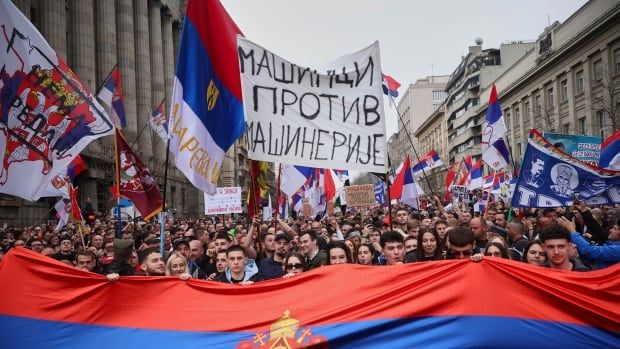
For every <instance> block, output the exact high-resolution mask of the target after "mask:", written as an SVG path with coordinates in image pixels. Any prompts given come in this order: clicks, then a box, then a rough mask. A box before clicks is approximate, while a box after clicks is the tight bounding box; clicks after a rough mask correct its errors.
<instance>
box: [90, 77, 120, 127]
mask: <svg viewBox="0 0 620 349" xmlns="http://www.w3.org/2000/svg"><path fill="white" fill-rule="evenodd" d="M97 98H99V100H100V101H101V103H103V105H105V106H106V109H107V111H108V115H110V118H111V119H112V122H113V123H114V126H115V127H117V128H125V126H127V117H126V116H125V97H124V96H123V87H122V83H121V70H120V69H119V68H118V65H115V66H114V68H112V71H111V72H110V75H108V78H107V79H106V81H105V82H104V83H103V87H101V90H99V92H98V93H97Z"/></svg>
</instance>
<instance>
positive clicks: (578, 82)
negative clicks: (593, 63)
mask: <svg viewBox="0 0 620 349" xmlns="http://www.w3.org/2000/svg"><path fill="white" fill-rule="evenodd" d="M575 92H576V93H577V94H579V93H583V70H580V71H578V72H576V73H575Z"/></svg>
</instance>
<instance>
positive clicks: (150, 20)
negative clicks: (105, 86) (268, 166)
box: [0, 0, 204, 224]
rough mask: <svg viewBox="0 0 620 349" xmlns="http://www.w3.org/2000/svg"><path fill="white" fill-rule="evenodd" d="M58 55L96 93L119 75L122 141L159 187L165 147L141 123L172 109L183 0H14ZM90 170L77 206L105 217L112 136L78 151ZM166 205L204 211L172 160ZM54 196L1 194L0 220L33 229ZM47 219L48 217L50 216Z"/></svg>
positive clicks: (189, 212)
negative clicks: (86, 204) (86, 205)
mask: <svg viewBox="0 0 620 349" xmlns="http://www.w3.org/2000/svg"><path fill="white" fill-rule="evenodd" d="M13 2H14V3H15V4H16V5H17V7H18V8H19V9H20V10H21V11H22V13H24V14H25V15H26V17H28V18H29V19H30V20H31V22H32V23H33V24H34V25H35V26H36V27H37V29H38V30H39V31H40V32H41V33H42V34H43V36H44V37H45V39H46V40H47V41H48V42H49V44H50V45H51V46H52V48H53V49H54V50H55V51H56V52H57V54H58V55H59V56H60V57H62V59H64V60H65V62H66V63H67V64H68V65H69V67H70V68H71V69H72V70H73V71H74V72H75V73H76V74H77V75H78V76H79V77H80V78H81V80H82V81H83V82H84V83H85V84H86V85H88V87H89V88H90V90H91V91H92V92H93V94H94V93H96V91H97V90H98V89H99V88H100V86H101V85H102V83H103V82H104V80H105V79H106V78H107V76H108V74H109V72H110V71H111V70H112V68H113V67H114V65H116V64H118V66H119V68H120V70H121V75H122V86H123V92H124V98H125V111H126V117H127V127H126V128H125V129H124V130H123V134H124V135H125V138H126V139H127V141H128V142H129V143H130V144H133V145H134V148H135V150H137V151H138V153H139V154H140V156H141V158H142V159H143V161H144V162H145V163H146V164H147V166H148V167H149V168H150V169H151V170H152V171H153V172H154V174H155V176H156V179H157V181H158V182H159V184H160V188H161V187H162V186H163V169H164V161H165V154H166V148H165V144H164V143H163V142H162V141H161V140H160V139H159V138H158V136H157V135H156V134H154V133H153V132H151V129H150V128H149V127H148V126H147V124H148V118H149V116H150V115H151V112H152V111H153V109H155V107H157V105H159V103H160V102H161V101H162V100H165V102H166V106H169V105H170V98H171V94H172V84H173V78H174V69H175V66H176V55H177V52H178V48H179V43H180V35H181V30H182V24H183V14H184V13H185V8H184V7H185V1H182V0H135V1H124V0H14V1H13ZM82 156H83V158H84V160H85V161H86V163H87V166H88V170H87V171H86V172H85V173H83V174H82V175H80V176H79V177H78V179H77V181H76V186H78V187H79V189H80V199H81V200H82V202H83V201H84V200H85V199H86V198H91V201H92V205H93V208H94V209H95V210H96V211H100V212H108V211H109V209H110V208H111V206H113V204H114V202H113V201H112V197H111V193H110V190H109V188H110V186H111V185H112V183H113V180H114V142H113V137H105V138H103V139H99V140H97V141H95V142H92V143H91V144H89V145H88V147H87V148H86V149H85V150H84V151H83V152H82ZM171 163H172V165H171V166H170V169H169V172H168V186H167V188H168V189H167V190H168V191H167V205H168V207H169V208H171V209H174V210H175V211H176V212H177V214H179V215H191V216H197V215H199V214H201V213H202V212H204V209H203V206H202V205H203V204H202V201H203V200H202V193H200V192H199V191H198V190H197V189H195V188H194V187H193V186H192V185H191V184H190V183H189V182H188V181H187V180H186V178H185V177H184V176H183V174H182V173H181V172H180V171H178V170H177V169H176V168H175V167H174V165H173V163H174V161H173V160H172V161H171ZM56 200H57V198H44V199H41V200H39V201H38V202H28V201H25V200H20V199H16V198H13V197H7V196H3V197H2V201H1V202H0V219H2V220H3V221H4V220H9V221H13V222H15V223H18V224H20V223H22V224H28V223H30V224H32V222H33V221H35V220H37V219H38V218H40V217H42V215H44V214H45V212H46V211H47V210H48V208H49V207H51V206H52V205H53V203H54V202H55V201H56ZM52 216H53V215H52V214H50V217H52Z"/></svg>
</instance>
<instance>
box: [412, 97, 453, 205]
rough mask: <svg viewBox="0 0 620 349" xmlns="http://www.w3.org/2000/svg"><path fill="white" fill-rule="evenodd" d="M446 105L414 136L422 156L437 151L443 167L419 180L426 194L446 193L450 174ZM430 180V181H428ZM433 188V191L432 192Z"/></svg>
mask: <svg viewBox="0 0 620 349" xmlns="http://www.w3.org/2000/svg"><path fill="white" fill-rule="evenodd" d="M445 111H446V109H445V103H444V104H441V105H440V106H439V107H438V108H437V109H436V110H435V111H434V112H433V113H432V114H431V115H429V116H428V118H426V120H424V122H423V123H422V124H421V125H420V127H418V129H417V130H416V131H415V133H414V136H415V137H416V138H417V139H418V142H419V144H420V146H419V148H418V151H419V154H420V156H424V154H428V152H430V151H431V150H435V151H436V152H437V154H438V155H439V157H440V158H441V161H442V162H443V163H444V165H443V166H441V167H438V168H435V169H432V170H429V171H425V172H426V177H425V178H421V179H420V180H418V183H419V184H420V185H421V186H422V189H424V191H425V192H426V193H429V194H430V193H432V192H435V193H441V192H444V191H445V189H444V188H445V184H444V183H445V180H446V173H447V172H448V170H447V168H448V160H447V159H448V134H447V130H446V119H445ZM427 179H428V181H427ZM431 188H432V190H431Z"/></svg>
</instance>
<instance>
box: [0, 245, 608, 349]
mask: <svg viewBox="0 0 620 349" xmlns="http://www.w3.org/2000/svg"><path fill="white" fill-rule="evenodd" d="M4 258H5V260H3V262H2V263H1V264H0V284H1V285H2V291H1V294H2V298H1V300H0V336H1V337H2V346H3V347H6V348H43V347H45V348H51V349H54V348H68V347H72V348H85V347H87V348H94V349H99V348H102V349H103V348H105V349H109V348H134V347H135V348H137V347H140V348H147V347H161V348H173V347H174V348H177V347H192V348H215V349H218V348H239V349H263V348H301V347H311V348H328V347H329V348H428V347H433V348H460V347H471V348H506V347H510V348H592V347H597V348H616V347H618V333H620V314H619V313H618V311H617V310H614V309H617V308H618V289H620V278H618V277H617V275H618V274H619V273H620V265H615V266H611V267H608V268H605V269H602V270H598V271H595V272H589V273H576V272H566V271H558V270H552V269H549V268H541V267H536V266H532V265H529V264H527V263H521V262H518V261H512V260H506V259H500V258H488V259H484V260H483V261H482V262H480V263H474V262H471V261H469V259H468V260H452V261H437V262H425V263H411V264H401V265H395V266H384V267H377V266H374V267H373V266H365V265H355V264H340V265H330V266H325V267H323V268H317V269H314V270H311V271H308V272H304V273H302V274H300V275H297V276H295V277H294V278H290V279H280V280H269V281H264V282H258V283H255V284H254V285H250V286H239V285H234V284H224V283H215V282H212V281H204V280H198V279H190V280H188V281H182V280H179V278H178V277H174V276H169V277H165V276H163V277H162V276H155V277H148V276H127V277H123V276H121V278H120V280H118V281H115V282H109V281H108V280H107V279H106V278H105V277H104V276H101V275H98V274H94V273H90V272H87V271H83V270H79V269H77V268H74V267H70V266H67V265H65V264H62V263H61V262H59V261H56V260H54V259H52V258H49V257H46V256H43V255H41V254H40V253H36V252H34V251H30V250H27V249H23V248H17V249H12V250H11V251H10V252H9V253H8V254H7V255H6V256H5V257H4ZM16 280H19V282H16ZM138 294H139V295H140V301H139V302H136V299H135V298H136V295H138ZM335 299H340V300H346V303H344V301H342V302H334V300H335ZM180 300H182V301H180ZM128 309H130V310H131V311H127V310H128ZM429 343H431V344H429Z"/></svg>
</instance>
